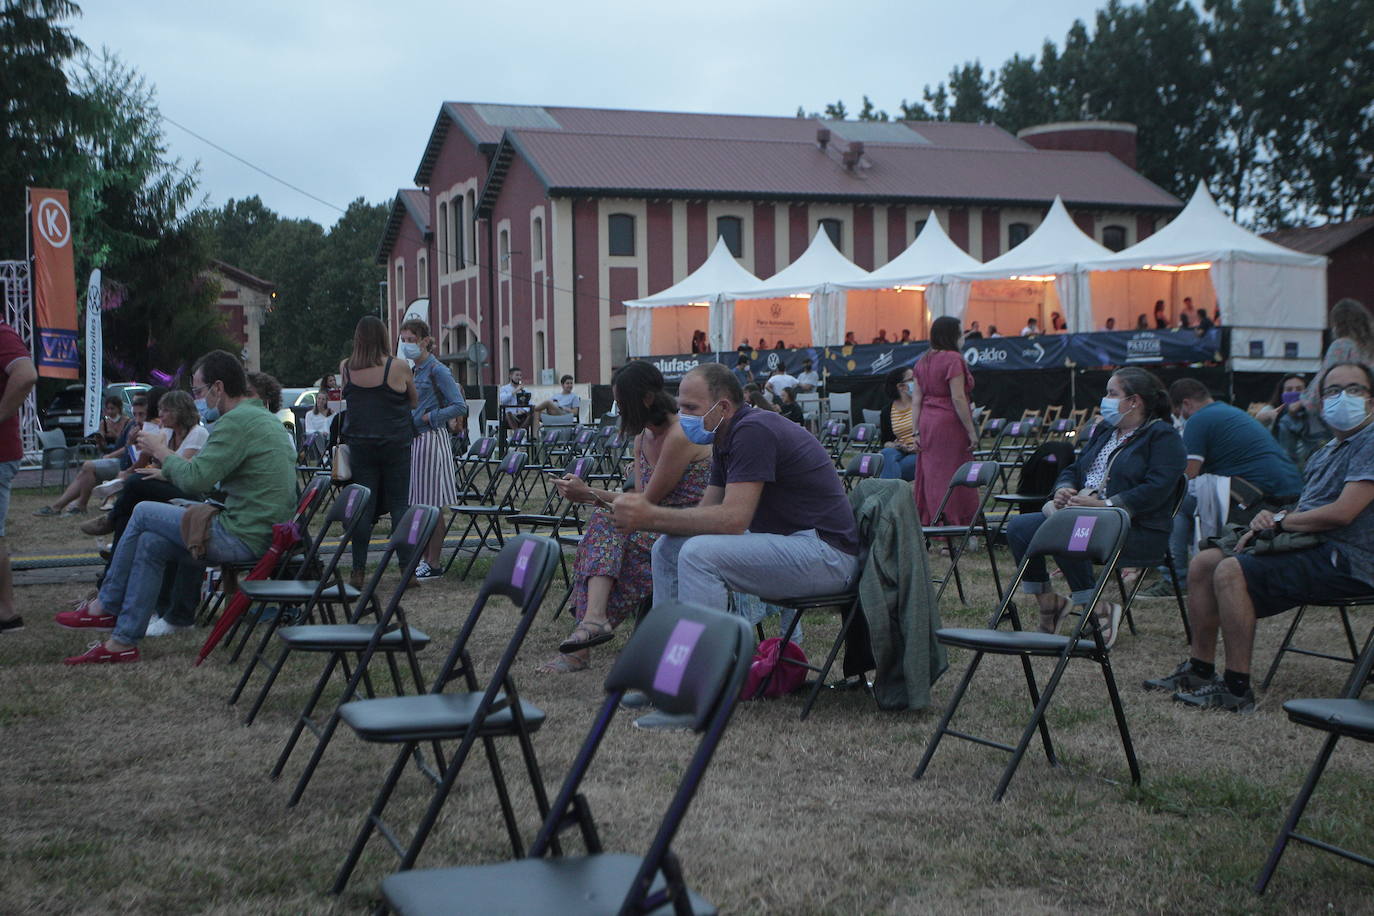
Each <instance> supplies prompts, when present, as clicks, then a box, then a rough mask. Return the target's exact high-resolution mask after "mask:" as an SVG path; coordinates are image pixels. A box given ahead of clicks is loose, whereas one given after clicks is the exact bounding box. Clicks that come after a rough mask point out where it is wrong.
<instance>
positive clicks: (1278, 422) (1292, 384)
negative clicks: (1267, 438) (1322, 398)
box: [1255, 375, 1331, 471]
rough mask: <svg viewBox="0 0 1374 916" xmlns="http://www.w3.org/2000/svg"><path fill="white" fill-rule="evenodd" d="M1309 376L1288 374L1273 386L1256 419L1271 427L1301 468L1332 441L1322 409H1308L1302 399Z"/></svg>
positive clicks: (1279, 441)
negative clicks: (1271, 394)
mask: <svg viewBox="0 0 1374 916" xmlns="http://www.w3.org/2000/svg"><path fill="white" fill-rule="evenodd" d="M1306 390H1307V379H1305V378H1303V377H1302V376H1301V375H1285V376H1284V377H1283V378H1282V379H1280V380H1279V383H1278V385H1277V386H1276V387H1275V388H1274V396H1273V397H1272V398H1270V399H1269V403H1268V404H1267V405H1266V406H1264V407H1263V408H1261V409H1260V411H1259V413H1257V414H1255V419H1256V420H1259V421H1260V422H1261V423H1263V424H1264V425H1265V426H1267V427H1269V430H1270V432H1272V433H1273V434H1274V438H1275V439H1277V440H1278V443H1279V446H1280V447H1281V448H1282V449H1283V450H1284V451H1285V452H1287V453H1288V457H1289V458H1292V459H1293V463H1294V464H1296V465H1297V466H1298V470H1300V471H1301V470H1302V469H1303V468H1305V467H1306V466H1307V459H1308V458H1311V457H1312V455H1314V454H1315V453H1316V452H1317V450H1318V449H1320V448H1321V447H1322V446H1323V445H1325V444H1326V443H1328V442H1330V441H1331V430H1329V429H1327V427H1326V424H1325V423H1323V422H1322V418H1321V412H1320V411H1317V410H1312V409H1309V408H1308V406H1307V403H1306V402H1305V401H1303V399H1302V396H1303V392H1304V391H1306Z"/></svg>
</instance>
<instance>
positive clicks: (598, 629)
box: [558, 620, 615, 654]
mask: <svg viewBox="0 0 1374 916" xmlns="http://www.w3.org/2000/svg"><path fill="white" fill-rule="evenodd" d="M578 633H584V634H586V635H585V637H584V638H583V639H576V638H575V637H576V636H577V634H578ZM612 639H615V627H613V626H611V624H610V621H606V622H605V623H588V622H587V621H585V620H580V621H578V623H577V626H576V627H575V628H574V629H573V631H572V636H570V637H568V638H567V639H565V640H563V642H562V643H560V644H559V646H558V651H559V652H563V653H565V654H566V653H568V652H581V651H582V650H583V649H590V648H592V647H593V646H600V645H604V644H606V643H608V642H610V641H611V640H612Z"/></svg>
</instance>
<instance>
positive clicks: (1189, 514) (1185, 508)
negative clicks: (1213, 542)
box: [1159, 493, 1197, 592]
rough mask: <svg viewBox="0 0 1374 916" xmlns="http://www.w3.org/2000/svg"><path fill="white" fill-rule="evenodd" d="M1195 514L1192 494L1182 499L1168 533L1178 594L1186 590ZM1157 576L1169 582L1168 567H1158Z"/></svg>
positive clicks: (1195, 505) (1194, 500)
mask: <svg viewBox="0 0 1374 916" xmlns="http://www.w3.org/2000/svg"><path fill="white" fill-rule="evenodd" d="M1196 514H1197V497H1196V496H1194V495H1193V494H1192V493H1189V494H1188V495H1187V496H1185V497H1183V502H1182V504H1181V505H1179V507H1178V514H1177V515H1175V516H1174V528H1173V530H1172V531H1170V532H1169V553H1171V554H1172V555H1173V558H1174V572H1175V574H1177V576H1178V589H1179V591H1180V592H1186V591H1187V590H1188V561H1189V560H1190V559H1191V557H1189V555H1188V554H1189V553H1190V550H1189V548H1191V547H1192V546H1193V517H1194V516H1195V515H1196ZM1159 574H1160V575H1161V576H1163V577H1164V581H1165V582H1168V581H1169V567H1167V566H1164V565H1162V564H1161V565H1160V567H1159Z"/></svg>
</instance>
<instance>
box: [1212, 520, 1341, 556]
mask: <svg viewBox="0 0 1374 916" xmlns="http://www.w3.org/2000/svg"><path fill="white" fill-rule="evenodd" d="M1226 527H1227V529H1228V530H1227V532H1226V533H1225V534H1223V535H1219V536H1218V537H1214V538H1208V539H1207V546H1208V547H1216V548H1217V549H1218V550H1220V551H1221V552H1222V553H1224V554H1226V556H1228V557H1234V556H1235V555H1236V553H1237V551H1236V543H1237V542H1238V541H1239V540H1240V539H1241V537H1242V536H1243V535H1244V534H1245V532H1247V531H1249V530H1250V526H1249V525H1227V526H1226ZM1325 542H1326V538H1324V537H1323V536H1322V535H1320V534H1317V533H1316V532H1311V531H1275V530H1274V529H1273V528H1268V529H1265V530H1264V531H1260V532H1258V533H1257V534H1256V535H1255V536H1254V537H1253V538H1251V539H1250V543H1249V544H1247V545H1246V546H1245V548H1244V549H1243V550H1241V551H1240V553H1248V554H1252V555H1254V556H1257V557H1263V556H1272V555H1274V554H1280V553H1296V552H1297V551H1299V550H1311V549H1312V548H1313V547H1319V546H1320V545H1322V544H1323V543H1325Z"/></svg>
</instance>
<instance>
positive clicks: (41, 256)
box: [29, 188, 81, 378]
mask: <svg viewBox="0 0 1374 916" xmlns="http://www.w3.org/2000/svg"><path fill="white" fill-rule="evenodd" d="M29 219H30V221H31V222H30V226H31V236H30V238H31V239H32V244H33V278H32V280H33V283H32V285H33V328H34V361H35V362H36V363H37V365H38V374H39V375H42V376H47V377H48V378H80V377H81V371H80V369H81V359H80V355H79V354H78V352H77V348H76V265H75V263H74V261H73V259H72V216H71V208H70V207H69V206H68V204H67V192H66V191H59V190H53V189H50V188H29Z"/></svg>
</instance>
